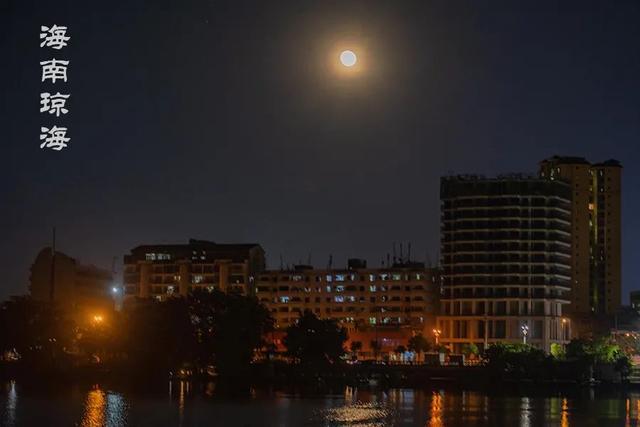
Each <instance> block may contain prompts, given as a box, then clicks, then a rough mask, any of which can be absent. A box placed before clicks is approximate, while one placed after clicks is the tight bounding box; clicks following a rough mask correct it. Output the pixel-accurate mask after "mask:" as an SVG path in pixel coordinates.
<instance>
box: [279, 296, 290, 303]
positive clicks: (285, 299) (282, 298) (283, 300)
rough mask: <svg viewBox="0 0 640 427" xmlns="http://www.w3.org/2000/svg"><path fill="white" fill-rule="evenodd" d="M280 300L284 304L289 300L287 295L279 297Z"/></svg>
mask: <svg viewBox="0 0 640 427" xmlns="http://www.w3.org/2000/svg"><path fill="white" fill-rule="evenodd" d="M280 302H282V303H285V304H286V303H288V302H289V297H286V296H285V297H280Z"/></svg>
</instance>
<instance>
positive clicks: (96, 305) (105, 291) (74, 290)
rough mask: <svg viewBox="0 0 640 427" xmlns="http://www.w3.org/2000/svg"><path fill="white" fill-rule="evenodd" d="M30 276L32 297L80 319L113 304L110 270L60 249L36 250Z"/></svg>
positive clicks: (104, 309) (86, 317)
mask: <svg viewBox="0 0 640 427" xmlns="http://www.w3.org/2000/svg"><path fill="white" fill-rule="evenodd" d="M29 280H30V286H29V291H30V293H31V296H32V297H33V299H35V300H37V301H42V302H54V303H55V304H57V305H58V306H60V307H62V308H63V309H65V310H68V311H69V312H70V313H71V314H72V315H73V316H74V317H75V318H76V320H78V321H80V322H81V323H82V320H87V319H90V318H91V316H93V315H95V313H102V312H104V311H110V310H112V309H113V307H114V301H113V296H112V292H111V291H112V287H113V276H112V273H111V272H110V271H108V270H105V269H101V268H98V267H95V266H93V265H84V264H81V263H80V262H78V261H77V260H76V259H74V258H72V257H70V256H68V255H65V254H64V253H62V252H59V251H56V252H55V256H54V254H53V251H52V250H51V248H44V249H42V250H41V251H40V252H39V253H38V255H37V256H36V259H35V261H34V262H33V264H32V265H31V276H30V279H29Z"/></svg>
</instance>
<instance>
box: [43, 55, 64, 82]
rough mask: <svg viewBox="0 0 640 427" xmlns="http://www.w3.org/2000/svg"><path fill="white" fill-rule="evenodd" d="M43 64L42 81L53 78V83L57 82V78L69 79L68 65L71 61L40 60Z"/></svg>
mask: <svg viewBox="0 0 640 427" xmlns="http://www.w3.org/2000/svg"><path fill="white" fill-rule="evenodd" d="M40 65H42V81H43V82H44V81H45V80H51V83H55V82H56V80H64V81H65V82H66V81H67V65H69V61H59V60H57V59H55V58H54V59H52V60H50V61H42V62H40Z"/></svg>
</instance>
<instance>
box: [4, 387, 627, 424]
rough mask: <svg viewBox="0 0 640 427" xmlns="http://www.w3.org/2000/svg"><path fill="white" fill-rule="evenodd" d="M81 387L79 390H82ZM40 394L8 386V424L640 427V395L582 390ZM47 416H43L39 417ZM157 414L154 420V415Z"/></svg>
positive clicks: (174, 389) (91, 391)
mask: <svg viewBox="0 0 640 427" xmlns="http://www.w3.org/2000/svg"><path fill="white" fill-rule="evenodd" d="M75 389H76V390H77V387H76V388H75ZM80 390H81V394H78V393H77V391H76V392H71V391H69V390H68V389H67V390H64V389H63V390H61V391H60V393H55V392H54V393H51V392H50V391H48V390H45V391H42V392H40V394H38V393H35V394H34V393H33V391H32V390H29V391H26V390H23V389H22V387H21V386H20V384H16V382H14V381H9V382H6V383H4V384H0V425H6V426H10V427H13V426H22V425H27V426H29V425H77V426H81V427H98V426H108V427H116V426H118V427H120V426H127V425H136V426H155V425H162V426H180V427H182V426H185V427H186V426H197V425H207V424H216V425H224V426H236V425H237V426H243V427H245V426H249V427H250V426H256V427H257V426H278V427H280V426H289V425H291V426H322V427H384V426H416V425H417V426H423V427H449V426H454V427H455V426H493V425H516V426H517V425H519V426H521V427H526V426H538V425H550V426H559V427H570V426H571V427H576V426H578V427H582V426H592V425H593V426H598V425H619V426H623V425H624V426H629V427H631V426H640V394H638V393H616V392H610V393H608V394H607V393H599V392H594V391H586V390H582V391H580V390H579V391H577V392H574V393H572V394H570V395H561V394H557V395H552V396H548V395H547V396H544V395H543V396H539V395H535V394H534V395H527V396H510V395H509V394H506V393H502V394H500V395H493V394H487V393H484V392H480V391H467V390H411V389H392V390H388V391H372V390H367V389H355V388H350V387H347V388H346V389H345V390H344V393H341V394H339V395H328V396H326V397H323V398H317V397H315V398H302V397H299V396H297V395H295V396H294V395H288V394H283V393H276V394H273V393H271V394H270V393H267V392H259V391H253V392H252V394H251V395H250V396H249V397H246V398H244V399H224V398H220V397H218V396H216V387H215V385H214V384H213V383H211V384H204V385H201V386H194V385H193V384H192V383H190V382H188V381H177V382H174V383H173V384H171V385H170V387H169V399H168V400H167V398H166V394H165V393H166V392H162V391H160V392H159V393H155V394H152V395H151V396H149V395H144V396H140V395H138V394H136V393H130V392H125V393H120V392H114V391H111V390H109V389H106V388H104V387H101V386H97V385H96V386H93V387H90V388H84V389H82V388H81V389H80ZM38 413H44V415H41V416H40V418H38V416H37V415H36V414H38ZM150 413H152V414H154V416H153V417H149V414H150Z"/></svg>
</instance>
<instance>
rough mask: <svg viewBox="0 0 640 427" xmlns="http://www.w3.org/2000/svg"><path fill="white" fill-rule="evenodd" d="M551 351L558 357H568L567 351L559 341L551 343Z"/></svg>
mask: <svg viewBox="0 0 640 427" xmlns="http://www.w3.org/2000/svg"><path fill="white" fill-rule="evenodd" d="M550 353H551V355H552V356H553V357H555V358H556V359H564V358H565V357H566V352H565V350H564V347H563V346H562V345H561V344H558V343H557V342H554V343H552V344H551V351H550Z"/></svg>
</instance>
